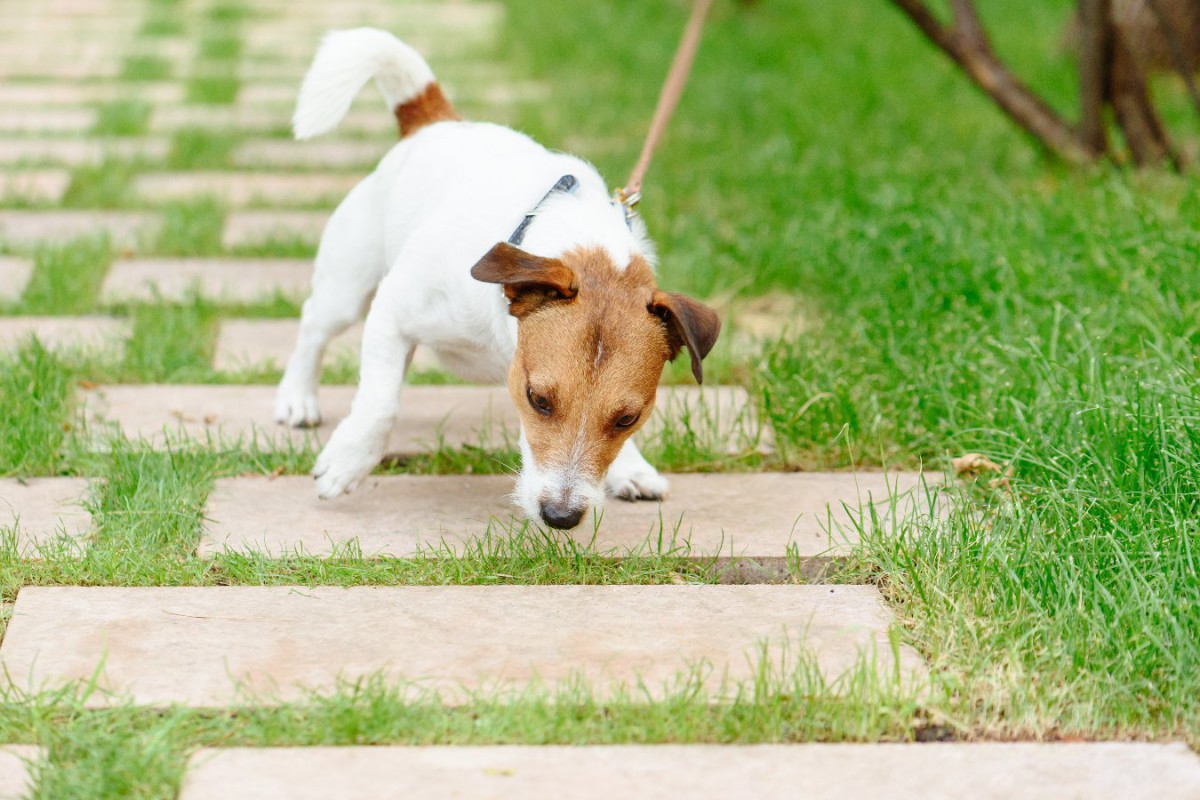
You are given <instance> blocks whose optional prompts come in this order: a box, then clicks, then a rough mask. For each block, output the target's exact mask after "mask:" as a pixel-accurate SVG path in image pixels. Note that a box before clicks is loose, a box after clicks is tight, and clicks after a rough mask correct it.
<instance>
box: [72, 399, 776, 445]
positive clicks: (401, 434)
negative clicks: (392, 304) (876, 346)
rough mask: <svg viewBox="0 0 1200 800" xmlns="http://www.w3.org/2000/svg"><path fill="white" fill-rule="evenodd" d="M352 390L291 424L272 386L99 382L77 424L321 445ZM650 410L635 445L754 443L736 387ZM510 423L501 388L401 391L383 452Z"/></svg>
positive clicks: (495, 431)
mask: <svg viewBox="0 0 1200 800" xmlns="http://www.w3.org/2000/svg"><path fill="white" fill-rule="evenodd" d="M355 391H356V389H355V387H353V386H322V387H321V388H320V390H319V391H318V394H317V397H318V398H319V400H320V403H321V413H322V415H323V416H322V422H321V424H320V425H319V426H317V427H315V428H291V427H288V426H284V425H280V424H278V423H276V422H275V387H274V386H208V385H203V386H186V385H148V386H142V385H135V386H101V387H98V388H96V389H92V390H89V391H87V392H86V393H85V395H84V400H83V406H84V408H83V413H84V418H85V420H86V422H87V424H88V427H89V429H90V430H91V431H92V433H93V435H94V438H95V441H96V443H97V445H101V446H102V445H103V441H104V434H105V432H106V431H108V430H110V429H112V428H113V427H114V426H115V427H116V428H117V429H119V430H120V431H122V432H123V433H124V434H125V435H126V436H127V437H129V438H131V439H143V440H145V441H147V442H149V443H151V444H152V445H154V446H159V447H163V446H166V445H167V444H168V443H170V444H172V445H178V444H180V443H182V442H183V441H184V440H186V439H191V440H194V441H196V442H208V441H214V442H225V443H233V442H237V441H241V442H243V443H249V442H251V441H257V442H259V443H260V444H261V445H266V446H287V445H289V444H305V443H310V442H313V441H320V442H323V441H325V440H326V438H328V436H329V435H330V434H331V433H332V432H333V429H334V427H336V425H337V423H338V422H339V421H340V420H341V419H343V418H344V417H345V416H346V415H347V414H349V412H350V404H351V402H352V401H353V399H354V393H355ZM658 412H659V413H656V414H655V415H653V416H652V417H651V418H650V420H649V421H647V423H646V425H645V427H644V428H643V429H642V430H641V431H639V432H638V436H639V438H640V439H641V440H643V441H644V440H646V439H649V438H651V437H653V436H656V435H661V434H662V432H663V431H664V430H666V431H667V432H668V433H670V432H671V431H673V430H675V429H676V428H677V427H678V426H679V425H681V424H683V423H684V422H685V421H686V424H687V425H689V426H690V427H691V428H692V429H693V430H694V431H695V432H696V438H697V439H698V440H700V441H705V440H706V439H708V440H711V441H713V442H719V443H724V444H726V445H727V446H729V447H730V449H733V450H737V451H741V450H742V449H744V448H745V447H746V446H753V445H754V444H756V443H757V442H758V439H759V432H758V426H757V424H756V423H755V421H754V418H753V414H752V411H751V409H750V407H749V399H748V397H747V396H746V393H745V391H744V390H742V389H734V388H717V387H709V388H698V387H690V386H688V387H664V388H662V389H660V390H659V393H658ZM518 425H519V421H518V417H517V412H516V409H515V408H514V407H513V404H512V400H511V399H510V398H509V396H508V390H507V389H505V388H504V387H501V386H487V387H482V386H406V387H405V388H404V393H403V397H402V399H401V410H400V414H399V416H398V417H397V420H396V425H395V428H394V430H393V431H392V435H391V438H390V439H389V440H388V446H387V450H386V452H388V453H389V454H393V455H417V454H420V453H427V452H430V451H431V450H434V449H436V448H437V447H438V446H439V445H443V446H446V447H462V446H464V445H467V446H473V447H482V448H485V449H509V448H515V447H516V443H517V436H518Z"/></svg>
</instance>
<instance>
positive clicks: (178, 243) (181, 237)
mask: <svg viewBox="0 0 1200 800" xmlns="http://www.w3.org/2000/svg"><path fill="white" fill-rule="evenodd" d="M224 225H225V210H224V209H223V208H222V207H221V205H220V204H219V203H217V202H216V201H214V200H212V199H208V198H202V199H199V200H193V201H188V202H178V203H170V204H168V205H167V206H165V207H164V209H163V227H162V230H161V232H160V233H159V236H158V240H157V242H156V244H155V247H154V249H155V251H156V252H158V253H161V254H162V255H172V256H206V255H217V254H219V253H220V252H221V231H222V228H223V227H224Z"/></svg>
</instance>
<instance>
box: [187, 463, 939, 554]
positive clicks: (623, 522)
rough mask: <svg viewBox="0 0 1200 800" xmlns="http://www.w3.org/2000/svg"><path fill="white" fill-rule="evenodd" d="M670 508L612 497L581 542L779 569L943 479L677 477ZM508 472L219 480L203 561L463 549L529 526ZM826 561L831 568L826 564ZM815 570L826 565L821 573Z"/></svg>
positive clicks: (909, 513)
mask: <svg viewBox="0 0 1200 800" xmlns="http://www.w3.org/2000/svg"><path fill="white" fill-rule="evenodd" d="M668 478H669V479H670V481H671V493H670V496H669V497H668V498H667V499H666V500H665V501H663V502H661V503H657V502H638V503H629V502H623V501H620V500H610V501H609V502H608V504H607V506H606V507H605V508H604V511H603V514H602V515H597V516H596V517H595V518H593V519H591V520H585V521H584V523H583V524H582V525H580V527H579V528H577V529H576V530H574V531H571V532H569V533H567V532H557V531H555V532H552V535H553V536H555V537H556V538H557V537H562V538H567V537H569V538H571V539H574V540H575V541H576V542H578V543H580V544H582V545H584V546H585V547H591V549H593V550H595V551H596V552H600V553H611V554H613V555H616V556H620V555H625V554H628V553H630V552H640V553H647V554H649V553H664V554H665V553H676V554H678V555H687V556H693V557H700V558H705V557H731V558H745V559H752V560H754V561H757V562H763V561H769V562H773V564H774V565H775V566H777V567H780V568H781V569H779V570H778V571H780V572H782V571H785V569H783V568H786V566H787V557H788V552H789V548H791V549H792V550H793V552H794V554H795V555H796V556H798V557H800V558H802V559H809V560H811V559H814V558H818V559H819V558H822V557H825V558H828V557H836V556H842V555H845V554H846V553H848V552H849V551H850V549H851V548H852V547H853V546H854V545H855V544H857V543H858V540H859V529H858V528H857V525H862V526H863V527H864V528H865V529H866V530H868V531H870V530H872V529H874V527H875V525H874V523H873V522H872V510H873V511H874V513H875V514H876V515H878V518H879V519H880V524H882V525H883V526H884V527H885V528H891V527H892V526H893V525H895V524H896V523H901V522H903V521H904V520H906V519H911V518H915V517H918V516H919V517H925V518H928V517H929V516H930V514H931V506H933V505H934V501H933V499H932V497H931V492H933V487H937V486H939V485H940V484H941V482H942V480H943V478H942V476H941V475H937V474H929V475H926V476H925V477H924V480H922V477H921V476H920V475H917V474H914V473H891V474H888V475H885V474H883V473H857V474H853V473H752V474H711V475H669V476H668ZM512 490H513V478H512V477H511V476H507V475H487V476H484V475H439V476H433V475H379V476H375V477H372V478H371V479H369V480H368V481H367V482H366V483H365V484H364V485H363V486H360V487H359V488H358V489H356V490H355V491H354V493H353V494H351V495H346V496H343V497H340V498H337V499H336V500H329V501H323V500H318V499H317V496H316V492H315V491H314V489H313V483H312V478H310V477H308V476H307V475H296V476H288V477H277V478H273V479H272V478H266V477H262V478H259V477H248V478H229V479H225V480H219V481H217V484H216V486H215V487H214V489H213V492H212V494H211V495H210V496H209V498H208V505H207V508H206V510H205V519H206V522H205V531H204V535H203V537H202V539H201V543H200V552H201V554H202V555H212V554H214V553H219V552H223V551H225V550H227V549H228V550H254V551H257V552H267V553H271V554H273V555H279V554H286V553H293V552H297V551H302V552H304V553H307V554H313V555H328V554H330V553H332V552H333V551H334V549H335V548H336V547H338V546H339V545H343V544H345V543H346V542H350V541H355V542H357V543H358V544H359V546H360V547H361V549H362V551H363V553H365V554H367V555H389V556H396V557H409V556H413V555H415V554H416V553H417V552H418V551H419V550H421V549H423V548H430V547H434V548H436V547H438V545H439V544H440V543H444V544H445V545H448V546H449V547H450V548H452V549H453V550H454V551H456V552H461V551H462V550H463V547H462V545H463V543H464V542H468V541H470V540H472V539H478V538H481V537H483V536H484V535H486V534H487V533H488V530H489V528H490V529H491V530H492V532H493V533H494V534H496V535H500V536H504V535H506V534H507V533H508V532H509V531H512V530H520V529H521V528H522V526H523V524H524V523H523V520H524V518H523V516H522V514H521V513H520V512H519V511H518V510H517V509H516V508H514V506H513V504H512V502H511V501H510V500H509V494H510V493H511V492H512ZM818 563H819V562H818ZM814 566H815V565H814Z"/></svg>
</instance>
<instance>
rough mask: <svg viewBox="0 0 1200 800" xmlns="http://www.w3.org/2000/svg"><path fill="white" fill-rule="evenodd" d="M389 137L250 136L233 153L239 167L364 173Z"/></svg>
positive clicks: (386, 145) (385, 145)
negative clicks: (297, 138)
mask: <svg viewBox="0 0 1200 800" xmlns="http://www.w3.org/2000/svg"><path fill="white" fill-rule="evenodd" d="M392 144H393V142H389V141H374V140H371V141H345V140H339V139H318V140H315V141H309V142H289V141H286V140H280V139H250V140H247V141H245V142H243V143H242V144H240V145H238V147H237V149H236V150H234V151H233V155H232V156H231V158H232V160H233V163H234V164H236V165H238V166H239V167H254V168H262V167H277V168H278V167H303V168H308V169H311V168H314V167H321V168H325V169H349V168H352V167H357V168H359V169H361V170H363V172H362V176H363V177H365V176H366V172H367V171H368V170H370V169H371V168H373V167H374V166H375V164H377V163H378V162H379V159H381V158H382V157H383V155H384V153H386V152H387V151H388V148H389V147H391V146H392Z"/></svg>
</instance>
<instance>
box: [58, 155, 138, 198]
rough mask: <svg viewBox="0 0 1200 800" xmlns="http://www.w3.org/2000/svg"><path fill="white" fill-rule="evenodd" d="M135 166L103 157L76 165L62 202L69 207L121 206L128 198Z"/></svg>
mask: <svg viewBox="0 0 1200 800" xmlns="http://www.w3.org/2000/svg"><path fill="white" fill-rule="evenodd" d="M138 169H139V167H138V165H137V164H134V163H131V162H129V161H125V160H123V159H113V158H106V159H105V160H104V161H102V162H100V163H99V164H96V165H93V166H83V167H76V169H75V171H74V172H72V173H71V183H70V185H69V186H68V187H67V193H66V194H65V195H64V196H63V199H62V204H63V205H64V206H66V207H71V208H121V207H123V206H127V205H129V203H130V200H131V198H132V189H131V185H130V184H131V183H132V182H133V178H134V176H135V175H136V174H137V172H138Z"/></svg>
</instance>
